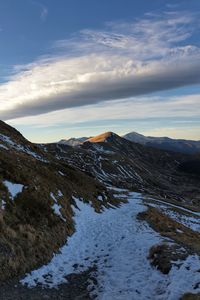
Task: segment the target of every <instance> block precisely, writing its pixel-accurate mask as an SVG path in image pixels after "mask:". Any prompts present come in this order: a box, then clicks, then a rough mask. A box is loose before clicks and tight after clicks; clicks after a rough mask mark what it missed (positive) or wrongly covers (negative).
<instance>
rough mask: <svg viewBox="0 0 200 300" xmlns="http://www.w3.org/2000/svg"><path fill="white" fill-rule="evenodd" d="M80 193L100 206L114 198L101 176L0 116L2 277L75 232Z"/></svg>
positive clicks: (45, 256)
mask: <svg viewBox="0 0 200 300" xmlns="http://www.w3.org/2000/svg"><path fill="white" fill-rule="evenodd" d="M58 145H59V144H58ZM98 197H101V198H102V201H98V200H97V199H98ZM76 198H79V199H82V201H87V202H88V201H90V203H91V205H92V206H93V207H94V208H95V209H96V210H97V211H99V210H101V207H102V206H106V207H109V205H110V204H109V203H112V204H114V203H113V201H112V199H113V198H112V196H111V194H110V193H109V192H108V191H107V190H106V188H105V187H104V186H103V185H102V184H101V183H100V182H99V181H97V180H95V179H94V178H92V177H91V176H88V175H87V174H84V173H83V172H80V171H79V170H78V169H77V168H73V166H69V165H68V164H67V163H66V162H65V163H63V161H61V160H57V159H56V158H55V157H53V156H52V155H50V154H49V153H48V152H47V151H46V150H45V148H43V147H41V146H38V145H35V144H32V143H31V142H29V141H28V140H26V139H25V138H24V137H23V136H22V135H21V134H20V133H19V132H18V131H17V130H15V129H14V128H12V127H10V126H8V125H7V124H5V123H4V122H2V121H0V233H1V234H0V270H1V271H0V280H5V279H7V278H10V277H14V276H16V275H18V274H22V273H25V272H27V271H29V270H31V269H33V268H35V267H37V266H39V265H41V264H43V263H45V262H47V261H48V260H49V259H50V258H51V257H52V255H53V253H54V252H56V251H57V250H58V249H59V247H60V246H61V245H63V244H64V242H65V241H66V239H67V237H68V236H70V235H71V234H72V233H73V232H74V222H73V219H72V217H73V209H72V208H73V205H76V203H75V200H74V199H76ZM84 199H85V200H84Z"/></svg>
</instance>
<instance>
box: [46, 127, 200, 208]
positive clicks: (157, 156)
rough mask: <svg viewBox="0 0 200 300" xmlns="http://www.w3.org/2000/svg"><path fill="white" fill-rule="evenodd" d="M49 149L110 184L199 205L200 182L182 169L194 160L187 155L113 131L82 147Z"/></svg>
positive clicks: (92, 139) (88, 141)
mask: <svg viewBox="0 0 200 300" xmlns="http://www.w3.org/2000/svg"><path fill="white" fill-rule="evenodd" d="M45 148H46V151H48V152H49V153H50V154H52V155H54V157H56V158H57V159H59V160H60V161H62V162H63V163H67V164H69V165H71V166H73V167H76V168H77V169H78V170H81V171H83V172H85V173H87V174H88V175H89V176H92V177H93V178H96V179H98V180H99V181H102V182H104V183H105V184H106V185H110V186H113V185H114V186H118V187H120V188H121V187H123V188H128V189H131V190H137V191H140V192H144V193H147V194H151V195H154V196H155V195H156V196H159V197H162V198H163V199H170V201H178V202H179V203H180V202H181V203H182V204H183V205H186V206H187V205H189V206H193V205H194V206H195V205H197V206H199V191H200V183H199V179H198V178H197V176H196V174H193V176H191V173H190V174H189V173H187V172H185V170H183V169H181V166H182V164H183V163H185V162H186V161H189V160H190V159H191V156H189V155H187V154H182V153H175V152H169V151H164V150H160V149H154V148H150V147H146V146H143V145H140V144H138V143H134V142H131V141H129V140H127V139H125V138H122V137H120V136H118V135H117V134H115V133H112V132H106V133H103V134H101V135H98V136H95V137H93V138H90V139H88V140H86V141H85V142H84V143H82V144H80V145H79V147H78V148H76V147H75V148H74V147H70V146H68V145H64V144H59V143H53V144H48V145H46V146H45ZM192 158H193V156H192Z"/></svg>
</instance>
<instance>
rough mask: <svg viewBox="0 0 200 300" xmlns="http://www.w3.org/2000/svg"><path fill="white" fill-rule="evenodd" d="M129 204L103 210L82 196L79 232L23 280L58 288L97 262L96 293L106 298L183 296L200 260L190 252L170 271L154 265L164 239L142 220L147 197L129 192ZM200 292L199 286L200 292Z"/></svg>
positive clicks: (170, 299)
mask: <svg viewBox="0 0 200 300" xmlns="http://www.w3.org/2000/svg"><path fill="white" fill-rule="evenodd" d="M128 198H129V203H127V204H123V205H121V207H120V208H117V209H106V210H105V211H104V212H103V213H101V214H97V213H95V212H94V210H93V208H92V207H91V206H90V205H88V204H84V203H83V202H81V201H79V200H78V199H77V201H76V203H77V206H78V207H79V210H78V209H75V222H76V232H75V233H74V234H73V236H72V237H70V238H69V239H68V243H67V245H65V246H63V247H62V248H61V252H60V254H57V255H55V256H54V258H53V259H52V261H51V262H50V263H49V264H48V265H45V266H43V267H42V268H40V269H38V270H35V271H33V272H32V273H30V274H28V275H27V276H26V277H25V278H24V280H22V283H23V284H27V285H28V286H29V287H32V286H36V285H37V284H38V283H40V284H42V285H44V286H47V287H55V286H58V285H59V284H61V283H64V282H66V279H65V276H66V275H68V274H70V273H79V272H80V271H83V270H86V269H87V268H88V267H90V266H93V265H94V264H95V265H96V266H97V273H96V275H95V276H96V278H97V282H98V286H96V287H95V290H94V291H93V293H95V294H97V295H98V299H102V300H140V299H141V300H146V299H152V300H178V299H179V298H180V296H181V295H182V294H183V293H184V292H188V291H190V290H192V288H193V287H194V285H195V284H197V283H198V282H199V281H200V273H199V272H197V270H199V269H200V262H199V259H198V257H197V256H190V257H188V259H187V260H186V261H185V262H184V263H183V264H182V266H181V268H180V269H178V268H176V267H173V268H172V270H171V271H170V273H169V275H163V274H161V273H160V272H159V271H158V270H156V269H154V268H152V267H151V266H150V264H149V261H148V259H147V256H148V252H149V249H150V247H151V246H152V245H155V244H156V243H159V242H160V241H162V237H160V236H159V235H158V234H157V233H156V232H154V231H153V230H152V229H151V228H150V227H149V226H148V225H147V224H146V223H144V222H142V221H139V220H137V214H138V213H139V212H142V211H144V210H145V206H144V205H143V204H142V201H141V195H140V194H137V193H129V197H128ZM198 291H200V288H197V289H196V290H195V292H198Z"/></svg>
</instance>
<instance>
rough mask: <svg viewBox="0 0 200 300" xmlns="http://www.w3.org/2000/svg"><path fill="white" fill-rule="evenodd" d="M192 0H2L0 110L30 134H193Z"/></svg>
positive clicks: (195, 42) (199, 84) (198, 129)
mask: <svg viewBox="0 0 200 300" xmlns="http://www.w3.org/2000/svg"><path fill="white" fill-rule="evenodd" d="M199 11H200V2H199V1H197V0H190V1H184V0H181V1H165V0H154V1H148V0H140V1H133V0H130V1H129V0H123V1H121V0H118V1H116V0H109V1H105V0H101V1H97V0H96V1H95V0H84V1H82V0H73V1H71V0H68V1H66V0H59V1H58V0H57V1H56V0H41V1H40V0H39V1H35V0H18V1H13V0H0V40H1V47H0V118H1V119H3V120H5V121H6V122H8V123H9V124H11V125H13V126H15V127H16V128H18V129H19V130H20V131H21V132H22V133H23V134H24V135H25V136H26V137H27V138H28V139H30V140H32V141H36V142H49V141H56V140H59V139H61V138H68V137H71V136H91V135H95V134H98V133H101V132H103V131H110V130H112V131H115V132H116V133H119V134H123V133H126V132H130V131H137V132H140V133H143V134H146V135H156V136H163V135H165V136H166V135H167V136H171V137H175V138H190V139H200V38H199V25H200V22H199V19H200V18H199V15H198V12H199Z"/></svg>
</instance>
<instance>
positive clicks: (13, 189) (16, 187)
mask: <svg viewBox="0 0 200 300" xmlns="http://www.w3.org/2000/svg"><path fill="white" fill-rule="evenodd" d="M3 184H4V185H5V186H6V187H7V189H8V191H9V193H10V195H11V197H12V199H14V198H15V196H16V195H17V194H19V193H21V192H22V190H23V187H24V185H22V184H18V183H12V182H10V181H8V180H4V181H3Z"/></svg>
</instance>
